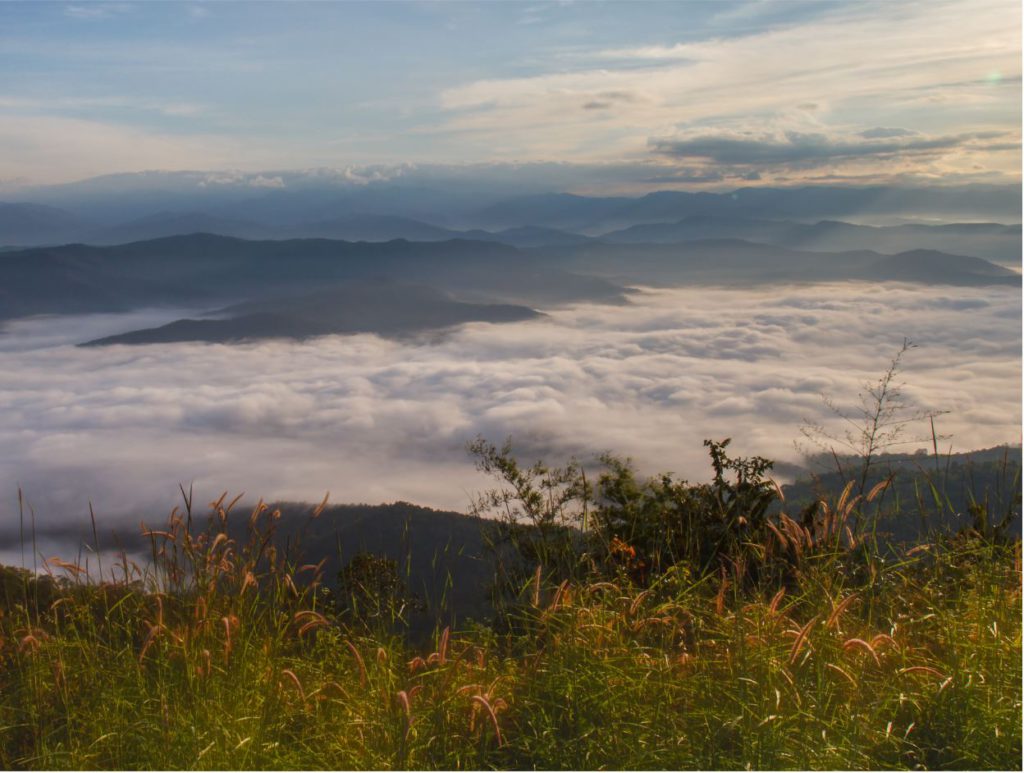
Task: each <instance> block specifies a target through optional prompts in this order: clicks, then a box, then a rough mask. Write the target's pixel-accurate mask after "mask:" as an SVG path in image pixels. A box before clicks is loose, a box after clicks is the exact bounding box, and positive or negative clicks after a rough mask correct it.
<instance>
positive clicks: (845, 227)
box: [599, 215, 1021, 266]
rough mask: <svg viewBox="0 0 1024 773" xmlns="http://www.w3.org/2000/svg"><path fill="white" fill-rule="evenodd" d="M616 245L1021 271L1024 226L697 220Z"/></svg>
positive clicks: (623, 236)
mask: <svg viewBox="0 0 1024 773" xmlns="http://www.w3.org/2000/svg"><path fill="white" fill-rule="evenodd" d="M599 238H600V240H601V241H605V242H611V243H614V244H666V243H674V242H686V241H694V240H697V239H745V240H747V241H754V242H762V243H764V244H774V245H778V246H780V247H787V248H789V249H798V250H816V251H822V252H845V251H851V250H873V251H875V252H881V253H889V254H893V253H898V252H905V251H908V250H913V249H935V250H942V251H943V252H953V253H956V254H961V255H973V256H975V257H979V258H985V259H987V260H995V261H998V262H1001V263H1004V264H1007V265H1018V266H1019V265H1020V262H1021V226H1020V225H1019V224H1017V225H1002V224H1000V223H952V224H949V225H900V226H887V227H874V226H865V225H854V224H851V223H844V222H840V221H834V220H822V221H819V222H817V223H814V224H806V223H796V222H793V221H790V220H764V219H757V218H742V217H727V216H711V215H691V216H690V217H686V218H683V219H681V220H677V221H675V222H673V223H651V224H644V225H635V226H631V227H629V228H626V229H622V230H619V231H611V232H608V233H604V234H602V235H601V236H600V237H599Z"/></svg>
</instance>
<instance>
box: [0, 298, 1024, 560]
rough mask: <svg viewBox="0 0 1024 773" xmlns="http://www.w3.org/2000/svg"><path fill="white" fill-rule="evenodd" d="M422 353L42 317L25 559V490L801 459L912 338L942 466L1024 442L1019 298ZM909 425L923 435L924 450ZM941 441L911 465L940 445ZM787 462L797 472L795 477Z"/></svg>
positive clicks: (475, 481)
mask: <svg viewBox="0 0 1024 773" xmlns="http://www.w3.org/2000/svg"><path fill="white" fill-rule="evenodd" d="M544 311H545V316H543V317H541V318H538V319H535V320H530V321H526V322H516V323H512V324H504V325H496V324H481V323H471V324H468V325H465V326H463V327H460V328H455V329H450V330H447V331H444V332H434V333H426V334H423V335H422V336H420V337H418V338H414V339H404V340H388V339H383V338H380V337H377V336H375V335H353V336H325V337H320V338H314V339H310V340H306V341H301V342H296V341H288V340H271V341H262V342H253V343H238V344H228V345H225V344H204V343H178V344H160V345H149V346H124V345H116V346H109V347H98V348H92V347H90V348H79V347H76V346H75V344H77V343H80V342H82V341H84V340H90V339H93V338H96V337H98V336H102V335H107V334H111V333H114V332H117V331H123V330H127V329H133V328H135V327H140V326H145V325H153V324H161V323H163V322H166V321H170V320H172V319H176V318H178V317H180V316H182V315H183V314H187V313H188V310H186V311H184V312H183V311H182V310H180V309H172V310H166V309H165V310H159V311H143V312H137V313H132V314H128V315H85V316H78V317H39V318H31V319H26V320H18V321H15V322H11V323H8V325H7V326H6V328H5V333H4V335H3V336H2V337H0V369H2V372H4V373H5V374H6V375H5V389H4V390H3V392H2V393H0V401H2V406H0V492H3V497H4V501H3V503H2V507H3V510H4V512H5V513H7V514H8V515H7V517H5V532H6V533H5V535H4V537H5V538H6V539H5V541H6V542H7V546H8V550H10V549H12V548H11V540H12V539H16V537H17V534H16V530H17V526H18V524H17V519H16V518H13V517H12V515H13V514H14V513H16V511H17V491H18V488H19V487H20V488H21V489H22V491H23V492H24V496H25V500H26V502H28V503H29V504H31V506H32V507H33V508H34V511H35V517H36V526H37V529H38V530H39V531H40V532H41V533H42V532H45V531H47V529H48V528H55V527H57V526H58V525H59V524H62V523H67V522H83V523H87V518H88V516H87V514H88V504H89V502H90V501H91V502H92V503H93V506H94V508H95V510H96V513H97V515H98V517H99V519H100V522H101V523H102V524H104V525H106V526H113V525H115V524H116V525H118V526H124V527H126V528H132V527H133V526H136V525H137V524H138V522H139V520H140V519H143V518H144V519H146V520H148V521H150V522H154V521H158V520H159V519H160V518H161V517H162V516H163V515H164V514H165V513H166V512H167V511H168V510H169V509H170V508H171V507H172V506H173V505H174V504H176V503H178V502H179V501H180V493H179V492H178V488H177V487H178V484H179V483H182V484H184V486H185V488H186V489H187V488H188V487H189V486H190V485H194V486H195V490H196V497H197V501H201V502H206V501H209V500H210V499H213V498H216V497H217V496H218V495H219V494H220V492H221V491H224V490H227V491H229V492H231V493H232V494H235V493H241V492H245V493H246V495H247V498H248V499H251V500H255V499H256V498H257V497H263V498H265V499H268V500H281V499H285V500H294V501H313V500H319V499H320V498H321V497H322V496H323V494H324V493H325V492H327V491H330V492H331V500H332V501H335V502H366V503H378V502H390V501H395V500H405V501H412V502H415V503H418V504H423V505H429V506H434V507H438V508H448V509H455V510H465V509H466V508H467V507H468V505H469V503H470V499H471V494H472V492H474V491H478V490H480V489H482V488H485V487H486V486H487V485H488V481H487V480H486V478H484V477H483V476H482V475H481V474H480V473H478V472H476V471H475V469H474V466H473V462H472V460H471V459H470V458H469V456H468V455H467V452H466V450H465V446H466V444H467V442H468V441H470V440H472V439H473V438H475V437H476V436H477V435H482V436H484V437H485V438H487V439H489V440H491V441H494V442H501V441H502V440H504V439H505V438H506V437H512V439H513V442H514V445H515V448H516V449H517V450H518V451H519V452H520V453H521V454H522V456H523V458H524V459H525V460H529V461H534V460H536V459H537V458H543V459H545V460H547V461H551V462H559V461H564V460H565V459H567V458H568V457H569V456H570V455H576V456H577V457H579V458H580V459H581V460H584V461H587V460H593V459H594V458H595V457H596V456H597V455H598V454H600V453H601V452H603V451H611V452H613V453H617V454H621V455H626V456H630V457H632V458H633V459H634V461H635V462H636V464H637V465H638V467H639V468H640V469H641V470H643V471H645V472H649V473H655V472H660V471H667V470H671V471H675V472H677V473H679V474H680V475H682V476H684V477H687V478H690V479H692V480H703V479H706V478H707V477H708V476H709V474H710V473H709V468H708V465H707V461H706V456H705V451H704V449H703V447H702V440H703V439H704V438H719V439H720V438H724V437H732V438H734V441H733V442H734V447H735V449H736V450H737V451H738V452H742V453H744V454H761V455H765V456H768V457H770V458H773V459H776V460H778V461H779V462H783V463H785V462H800V454H799V452H798V450H797V449H796V448H795V447H794V441H796V440H798V439H799V437H800V433H799V428H800V426H801V425H802V424H803V423H804V422H806V421H810V422H826V423H829V422H831V426H832V427H833V428H834V429H837V430H838V429H840V427H839V426H838V425H837V424H836V423H835V421H836V419H835V417H834V416H832V415H831V414H830V413H829V411H828V409H827V408H826V407H825V406H824V404H823V402H822V395H823V394H824V395H829V396H831V397H832V398H834V400H835V401H836V402H837V403H838V404H839V405H840V406H843V407H848V408H851V409H852V408H855V406H856V404H857V394H858V390H860V389H861V387H862V386H863V383H864V382H865V381H867V380H874V379H877V378H878V377H879V376H880V375H881V372H882V371H884V369H885V368H886V367H887V365H888V362H889V360H890V359H891V357H892V356H893V355H894V354H895V353H896V351H897V350H898V348H899V347H900V345H901V343H902V341H903V338H904V337H908V338H910V339H912V340H913V341H914V342H915V343H917V344H919V348H917V349H914V350H912V351H911V352H910V353H909V354H908V355H907V357H906V360H905V366H906V367H905V371H904V374H903V377H902V379H901V380H902V381H903V382H905V384H906V386H905V394H906V396H907V397H908V399H909V401H910V402H911V404H912V405H913V406H914V407H917V408H921V409H925V410H943V411H949V413H948V414H946V415H943V416H941V417H939V418H938V419H937V429H938V431H939V432H940V433H941V434H943V435H949V436H951V437H950V439H949V440H947V441H943V444H942V445H943V448H942V449H941V450H946V449H947V448H948V447H949V446H952V447H953V448H954V449H955V450H957V451H964V450H970V449H974V448H982V447H988V446H992V445H996V444H1000V443H1007V442H1010V443H1018V442H1019V441H1020V433H1019V427H1020V422H1021V415H1020V404H1021V384H1020V349H1021V324H1020V322H1021V298H1020V291H1019V289H1018V288H1013V287H997V288H991V287H988V288H958V287H938V288H934V287H921V286H913V285H909V284H895V283H892V284H886V285H883V286H876V285H870V284H866V283H835V284H817V285H806V286H796V285H788V286H771V287H765V288H763V289H749V288H748V289H727V288H710V289H709V288H706V287H702V288H695V289H688V288H674V289H643V290H640V291H638V292H636V293H634V294H632V295H631V300H630V302H629V303H628V304H626V305H607V304H579V305H573V306H568V307H563V308H552V309H545V310H544ZM927 432H928V427H927V425H924V426H919V427H913V428H909V429H908V435H907V437H908V439H910V438H912V437H913V436H914V435H917V434H921V433H925V434H927ZM929 446H930V441H928V442H919V443H911V444H910V445H908V446H906V447H903V448H901V449H900V450H910V451H913V450H915V449H916V448H924V447H929ZM786 469H787V468H786V467H785V466H784V465H783V466H782V467H781V470H782V472H783V477H785V475H784V473H785V471H786Z"/></svg>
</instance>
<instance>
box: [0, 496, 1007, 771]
mask: <svg viewBox="0 0 1024 773" xmlns="http://www.w3.org/2000/svg"><path fill="white" fill-rule="evenodd" d="M847 493H848V492H847ZM851 501H852V500H851V498H850V497H848V496H847V497H844V499H843V500H842V501H839V502H835V503H832V504H831V506H830V507H829V508H826V510H825V512H824V516H823V520H822V522H821V523H822V524H827V528H825V527H823V528H822V530H818V531H815V530H814V529H811V530H806V529H805V530H804V531H802V532H801V531H800V527H799V526H798V525H797V524H796V523H795V522H794V523H793V526H791V527H790V526H787V525H786V524H784V523H782V525H780V526H779V527H776V526H775V525H773V526H772V528H773V529H777V531H778V536H775V535H773V534H771V533H770V532H766V534H768V536H767V537H765V538H764V539H765V544H764V545H763V546H762V547H763V551H762V552H764V551H765V550H768V546H773V547H771V549H772V550H775V551H777V552H779V553H780V554H781V553H783V552H785V553H786V555H788V556H790V559H791V560H790V561H789V564H787V565H788V566H789V567H790V570H789V571H787V572H786V573H784V574H771V573H762V574H761V575H759V577H758V581H757V582H751V581H750V575H749V573H747V572H746V570H745V568H744V567H743V566H741V565H739V564H738V563H735V562H734V563H733V564H732V565H731V566H729V565H726V564H723V565H722V567H721V568H718V569H715V570H714V571H707V572H701V571H697V570H695V569H694V568H693V567H690V566H688V565H687V564H685V563H682V562H681V563H677V564H674V565H672V566H670V567H667V568H665V569H664V571H661V572H660V573H658V574H657V575H656V576H653V577H649V578H643V581H641V580H638V579H637V577H636V574H635V572H632V573H631V571H630V566H629V565H628V564H623V561H624V560H625V559H623V556H628V551H629V550H630V549H631V546H630V545H629V544H628V542H626V541H624V540H620V541H619V544H618V545H617V546H616V547H615V548H614V549H611V548H610V549H609V551H608V561H609V562H610V563H609V564H608V571H606V572H605V573H604V574H592V575H590V576H583V575H579V576H574V577H572V578H570V579H564V580H562V581H560V582H558V583H557V584H556V583H555V582H554V581H551V582H549V581H546V580H545V578H546V577H548V573H547V572H545V571H543V568H541V570H540V571H536V572H535V573H533V574H532V576H531V577H530V578H529V579H528V581H527V582H525V583H524V584H523V585H522V586H521V588H520V593H519V594H518V596H517V597H516V599H515V600H514V601H515V603H514V604H510V605H509V606H508V607H507V610H508V611H507V615H508V617H507V618H506V619H505V620H504V622H503V624H502V625H500V626H494V625H484V624H480V623H476V624H474V623H467V624H465V625H463V626H462V627H461V628H460V629H458V630H451V629H449V628H444V629H441V630H437V631H436V632H435V634H434V636H433V637H432V638H431V640H430V641H429V643H428V644H425V645H424V644H417V643H414V642H413V641H412V640H409V639H406V638H403V637H401V636H400V635H399V634H397V633H395V632H394V629H393V628H392V627H389V626H385V625H378V626H374V625H366V624H360V625H355V624H350V623H349V622H348V621H347V619H346V618H345V617H344V616H341V615H338V614H337V613H336V612H337V610H335V609H333V608H332V606H331V605H330V604H325V603H324V598H325V597H324V595H323V594H321V593H320V592H319V583H320V581H321V578H319V577H318V567H317V566H316V565H309V564H300V563H298V560H297V558H296V556H295V555H289V554H288V553H287V552H286V551H284V550H283V549H282V548H281V546H280V545H278V544H277V543H276V542H275V539H274V535H275V531H276V528H277V522H278V521H277V514H276V513H275V512H273V511H271V510H269V509H268V508H266V507H265V506H263V505H259V506H257V508H256V509H255V510H253V511H252V512H251V513H249V514H233V513H232V507H231V505H230V504H227V505H226V504H225V503H224V498H222V499H221V500H219V501H218V502H215V503H213V504H212V508H211V514H210V516H209V517H208V518H203V519H195V518H193V515H192V508H191V503H190V502H188V506H187V507H186V508H185V510H184V511H182V512H180V513H179V512H175V513H174V514H173V515H172V517H171V519H170V521H169V523H168V525H167V526H166V528H164V529H160V530H153V531H150V532H149V536H150V541H151V548H152V550H151V560H150V563H149V564H147V565H146V566H144V567H139V566H136V565H133V564H132V563H131V562H130V561H129V560H128V559H127V557H124V558H122V561H121V565H120V568H119V569H117V570H115V571H114V577H115V578H116V579H106V580H103V581H97V580H96V579H95V578H90V576H89V575H88V573H86V572H85V571H84V568H83V567H79V566H76V565H73V564H69V563H66V562H63V561H59V560H51V561H49V562H48V564H47V568H48V570H49V571H51V572H52V574H53V576H54V578H53V579H49V578H47V577H41V578H40V577H36V576H33V575H32V574H31V573H29V572H23V573H14V572H8V573H7V575H6V577H5V580H6V581H5V584H4V588H5V591H4V593H5V599H4V605H3V616H2V617H0V766H2V767H4V768H8V769H21V768H45V769H87V768H119V769H120V768H132V769H137V768H146V769H186V768H188V769H192V768H206V769H310V768H313V769H339V768H340V769H366V768H374V769H380V768H431V769H433V768H442V769H464V768H472V769H480V768H502V769H509V768H512V769H516V768H550V769H578V768H586V769H596V768H606V767H608V768H628V769H641V768H660V769H664V768H670V769H671V768H679V769H693V768H747V767H752V768H771V769H796V768H801V769H835V768H922V767H923V768H965V769H991V768H995V769H1004V768H1017V767H1018V766H1019V764H1020V759H1021V709H1022V707H1021V553H1020V545H1019V542H1018V543H1013V544H1009V543H996V542H992V541H990V540H986V539H984V538H982V537H981V536H979V535H974V536H972V537H969V538H963V539H954V540H944V541H941V542H937V543H934V544H929V545H922V546H919V547H917V548H914V549H911V550H909V551H897V552H888V553H887V554H886V556H885V557H884V560H883V556H882V555H881V554H878V553H874V552H872V551H870V550H869V549H868V547H867V546H865V545H864V544H863V543H861V544H860V545H858V544H856V539H854V540H853V544H847V542H846V540H845V539H843V538H840V537H839V536H837V534H839V533H840V532H841V531H842V529H841V528H840V526H841V525H842V524H841V521H842V522H843V523H845V519H846V518H847V517H848V516H849V510H850V507H851V505H850V502H851ZM237 519H243V520H245V521H246V522H247V530H246V531H245V537H244V538H239V539H236V538H233V537H232V536H230V534H231V533H234V532H230V530H229V528H228V523H229V520H237ZM800 534H803V535H804V536H803V537H800V536H799V535H800ZM801 540H803V541H802V542H801ZM797 553H799V560H796V554H797ZM634 554H635V551H634ZM755 554H756V551H755ZM556 579H557V578H556ZM455 582H458V578H455Z"/></svg>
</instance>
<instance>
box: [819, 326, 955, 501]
mask: <svg viewBox="0 0 1024 773" xmlns="http://www.w3.org/2000/svg"><path fill="white" fill-rule="evenodd" d="M916 348H917V345H916V344H914V343H913V342H912V341H911V340H910V339H909V338H904V339H903V345H902V346H901V347H900V349H899V351H897V352H896V355H895V356H894V357H893V358H892V360H891V361H890V363H889V367H888V368H887V369H886V370H885V372H884V373H883V374H882V376H881V377H880V378H879V379H878V381H876V382H871V381H868V382H865V384H864V386H863V388H862V390H861V391H860V393H859V394H858V397H859V405H858V406H857V407H856V408H854V409H852V410H850V409H846V408H842V407H840V406H839V405H838V404H837V403H836V401H835V399H834V398H833V397H832V396H831V395H827V394H823V395H822V396H821V399H822V402H824V404H825V406H826V407H827V408H828V409H829V411H831V412H832V414H833V415H835V416H836V417H838V418H839V419H841V420H842V424H843V429H842V430H841V431H833V430H830V429H828V428H827V427H825V425H824V424H821V423H818V422H811V421H808V420H807V419H805V420H804V424H803V426H802V427H801V428H800V434H801V435H803V437H804V438H805V439H806V440H807V441H809V442H810V443H811V444H812V445H813V446H816V447H817V448H819V449H821V450H822V451H824V452H826V453H827V454H830V455H831V456H832V459H833V460H834V461H835V465H836V470H837V472H838V473H839V475H840V477H841V478H842V479H843V480H845V481H850V480H852V481H854V485H855V487H856V493H857V494H863V493H864V490H865V488H866V487H867V484H868V476H869V475H870V474H871V471H872V468H873V467H874V466H875V465H876V463H877V462H878V457H879V456H880V455H881V454H884V453H887V452H889V451H891V450H892V449H894V448H897V447H899V446H903V445H907V444H910V443H921V442H925V441H927V440H931V442H932V447H933V449H934V451H935V453H936V455H937V454H938V441H939V440H940V439H941V438H940V436H939V435H936V434H935V417H936V416H940V415H942V414H944V413H947V411H933V410H926V409H918V408H915V407H913V406H912V405H911V404H910V402H909V401H908V400H907V399H906V397H905V396H904V394H903V386H904V384H903V383H902V382H901V381H900V380H899V376H900V372H901V369H902V366H903V358H904V356H905V355H906V354H907V352H909V351H910V350H911V349H916ZM923 421H928V423H929V427H930V430H931V431H930V434H927V435H924V434H917V435H914V436H912V437H908V436H907V434H906V433H907V429H908V427H910V426H911V425H914V424H917V423H919V422H923ZM837 449H842V451H843V452H848V453H849V454H852V455H853V456H854V457H855V459H856V462H855V466H856V469H855V470H853V471H847V470H844V469H843V465H842V462H841V461H840V457H839V452H838V451H837Z"/></svg>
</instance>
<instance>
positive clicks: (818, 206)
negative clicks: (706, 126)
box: [473, 186, 1021, 236]
mask: <svg viewBox="0 0 1024 773" xmlns="http://www.w3.org/2000/svg"><path fill="white" fill-rule="evenodd" d="M1020 209H1021V191H1020V188H1019V186H964V187H958V188H891V187H885V186H876V187H865V188H840V187H828V186H814V187H804V188H741V189H738V190H735V191H732V192H729V193H707V192H697V193H690V192H683V191H657V192H654V193H649V194H647V195H645V196H640V197H638V198H626V197H587V196H574V195H570V194H541V195H530V196H519V197H515V198H512V199H507V200H504V201H500V202H498V203H496V204H491V205H488V206H486V207H483V208H481V209H479V210H477V211H476V212H475V213H474V215H473V217H474V219H475V220H476V221H477V222H478V223H479V224H480V225H481V226H482V227H486V228H509V227H513V226H522V225H534V226H544V227H548V228H561V229H568V230H575V231H582V232H584V233H586V234H590V235H594V234H596V233H600V232H607V231H609V230H614V229H621V228H628V227H630V226H633V225H638V224H644V223H664V222H674V221H678V220H680V219H684V218H688V217H693V216H702V217H728V218H759V219H769V220H780V219H791V220H803V221H806V220H808V219H811V218H815V219H820V218H837V217H846V218H856V219H865V218H874V219H887V220H891V219H892V218H897V217H904V218H910V217H941V218H943V219H946V220H948V219H950V217H951V216H959V217H960V219H971V220H973V219H977V218H979V217H982V218H985V219H992V218H993V217H998V218H1000V219H1003V218H1005V219H1007V220H1012V221H1014V222H1016V221H1017V220H1019V218H1020ZM729 235H730V236H735V235H736V234H729Z"/></svg>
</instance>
